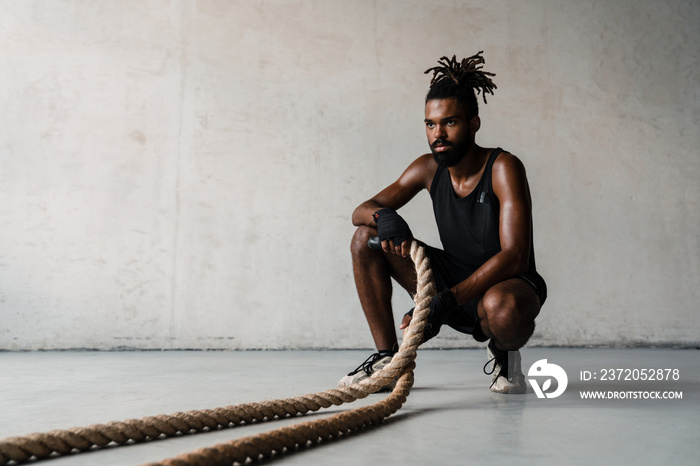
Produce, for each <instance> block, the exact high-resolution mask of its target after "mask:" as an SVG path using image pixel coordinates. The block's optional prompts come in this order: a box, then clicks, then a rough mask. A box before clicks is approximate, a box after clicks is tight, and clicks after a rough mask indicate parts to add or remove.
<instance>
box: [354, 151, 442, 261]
mask: <svg viewBox="0 0 700 466" xmlns="http://www.w3.org/2000/svg"><path fill="white" fill-rule="evenodd" d="M436 170H437V164H436V163H435V160H434V159H433V156H432V155H431V154H426V155H422V156H420V157H418V158H417V159H416V160H414V161H413V162H412V163H411V165H409V166H408V168H407V169H406V170H405V171H404V172H403V173H402V174H401V176H400V177H399V179H398V180H396V181H395V182H393V183H392V184H390V185H389V186H387V187H386V188H384V189H383V190H382V191H380V192H379V193H378V194H377V195H376V196H374V197H373V198H371V199H369V200H367V201H365V202H363V203H362V204H360V205H359V206H358V207H357V208H356V209H355V211H354V212H353V213H352V223H353V225H355V226H360V225H366V226H369V227H373V228H376V227H377V223H376V221H375V219H374V213H375V212H377V211H378V210H380V209H383V208H385V207H388V208H390V209H394V210H398V209H400V208H401V207H403V206H404V205H406V204H407V203H408V202H409V201H410V200H411V199H413V198H414V197H415V196H416V194H418V193H419V192H420V191H421V190H422V189H424V188H425V189H430V183H431V182H432V180H433V176H435V171H436ZM385 243H386V244H385ZM391 243H393V242H391ZM382 247H383V249H384V251H385V252H393V253H395V254H401V255H403V256H404V257H406V256H407V255H408V252H409V251H408V241H406V242H404V243H403V244H402V245H393V244H390V242H386V241H384V242H383V243H382Z"/></svg>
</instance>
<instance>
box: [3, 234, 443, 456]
mask: <svg viewBox="0 0 700 466" xmlns="http://www.w3.org/2000/svg"><path fill="white" fill-rule="evenodd" d="M411 258H412V259H413V262H414V264H415V268H416V275H417V278H418V287H417V292H416V296H415V298H414V299H415V303H416V308H415V310H414V313H413V320H412V321H411V324H410V325H409V327H408V329H407V330H406V331H405V332H404V337H403V342H402V344H401V347H400V348H399V351H398V352H397V353H396V354H395V355H394V357H393V358H392V360H391V362H390V363H389V364H387V365H386V366H385V367H384V368H383V369H381V370H379V371H377V372H375V373H374V374H373V375H372V377H369V378H367V379H364V380H362V381H361V382H358V383H355V384H352V385H350V386H346V387H340V388H335V389H331V390H326V391H325V392H319V393H313V394H308V395H303V396H299V397H295V398H286V399H280V400H270V401H263V402H259V403H245V404H239V405H233V406H227V407H223V408H215V409H204V410H198V411H187V412H179V413H173V414H170V415H158V416H149V417H145V418H141V419H130V420H126V421H117V422H109V423H106V424H96V425H91V426H88V427H75V428H71V429H66V430H53V431H49V432H45V433H36V434H30V435H27V436H23V437H10V438H7V439H4V440H2V441H0V465H5V464H8V463H9V462H10V461H15V462H22V461H26V460H29V459H42V458H48V457H50V456H58V455H66V454H69V453H76V452H83V451H87V450H90V449H92V448H94V447H96V446H97V447H105V446H107V445H125V444H129V443H134V442H141V441H145V440H156V439H163V438H167V437H173V436H176V435H182V434H189V433H195V432H204V431H210V430H215V429H222V428H227V427H235V426H237V425H240V424H249V423H251V422H254V421H269V420H273V419H282V418H286V417H293V416H296V415H298V414H305V413H307V412H309V411H317V410H319V409H321V408H328V407H330V406H332V405H336V406H338V405H341V404H343V403H349V402H352V401H355V400H357V399H361V398H365V397H367V396H368V395H370V394H372V393H375V392H377V391H378V390H380V389H381V388H383V387H385V386H386V385H388V384H390V383H392V382H393V381H394V380H396V379H397V378H398V382H397V384H396V388H395V389H394V390H393V391H392V393H391V394H390V395H389V396H388V397H387V398H386V399H384V400H382V401H380V402H378V403H375V404H373V405H370V406H366V407H361V408H356V409H352V410H349V411H345V412H342V413H340V414H336V415H334V416H332V417H329V418H324V419H319V420H315V421H307V422H303V423H299V424H294V425H292V426H288V427H283V428H280V429H276V430H272V431H269V432H265V433H262V434H257V435H253V436H249V437H244V438H240V439H236V440H233V441H231V442H226V443H223V444H219V445H215V446H213V447H209V448H203V449H200V450H196V451H194V452H190V453H186V454H184V455H180V456H177V457H175V458H171V459H169V460H165V461H163V462H161V463H154V464H163V465H200V464H201V465H205V464H206V465H218V464H222V465H223V464H226V465H231V464H232V463H234V462H239V463H244V462H246V461H247V460H249V459H250V460H252V461H257V460H259V459H261V458H269V457H272V456H274V455H276V454H278V455H279V454H283V453H284V452H286V451H292V450H294V449H298V448H304V447H306V446H308V445H310V444H314V443H318V442H322V441H327V440H329V439H331V438H336V437H340V436H342V435H345V434H347V433H349V432H352V431H355V430H359V429H362V428H365V427H367V426H369V425H372V424H376V423H378V422H380V421H381V420H383V419H385V418H387V417H388V416H390V415H391V414H393V413H395V412H396V411H397V410H398V409H399V408H400V407H401V406H402V405H403V403H404V402H405V401H406V397H407V396H408V394H409V391H410V389H411V386H412V385H413V369H414V368H415V362H414V361H415V358H416V351H417V349H418V346H419V345H420V343H421V342H422V339H423V328H424V327H425V320H426V317H427V315H428V312H429V310H430V299H431V298H432V296H433V295H434V294H435V285H434V283H433V274H432V271H431V270H430V264H429V261H428V258H427V257H426V254H425V250H424V249H423V247H422V246H421V245H420V244H419V243H418V242H416V241H413V242H412V244H411Z"/></svg>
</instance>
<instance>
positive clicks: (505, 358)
mask: <svg viewBox="0 0 700 466" xmlns="http://www.w3.org/2000/svg"><path fill="white" fill-rule="evenodd" d="M540 306H541V305H540V300H539V298H538V297H537V295H536V294H535V291H534V290H533V289H532V288H531V287H530V285H528V284H527V283H526V282H525V281H524V280H522V279H520V278H514V279H511V280H506V281H504V282H502V283H499V284H498V285H496V286H493V287H492V288H490V289H489V290H488V291H487V292H486V294H485V295H484V297H483V298H482V299H481V300H480V301H479V305H478V307H477V313H478V315H479V319H480V324H481V329H482V330H483V332H484V333H485V334H486V335H487V336H488V337H490V338H491V341H490V342H489V344H488V347H487V350H486V354H487V357H488V359H489V361H488V362H487V365H486V366H484V371H485V372H486V371H487V367H490V369H489V370H490V372H486V373H487V374H490V375H491V376H492V378H491V386H490V389H491V391H493V392H496V393H507V394H513V393H525V391H526V390H527V383H526V382H525V376H524V375H523V372H522V369H521V358H520V351H518V350H519V349H520V348H521V347H523V346H524V345H525V343H527V340H528V339H529V338H530V337H531V336H532V333H533V331H534V330H535V317H536V316H537V314H538V313H539V311H540Z"/></svg>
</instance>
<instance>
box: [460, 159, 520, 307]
mask: <svg viewBox="0 0 700 466" xmlns="http://www.w3.org/2000/svg"><path fill="white" fill-rule="evenodd" d="M492 183H493V190H494V194H495V195H496V197H497V198H498V201H499V203H500V216H499V235H500V238H501V251H500V252H498V253H497V254H496V255H494V256H493V257H492V258H490V259H489V260H488V261H486V262H485V263H484V264H483V265H482V266H481V267H479V268H478V269H477V270H476V272H474V273H473V274H472V275H471V276H470V277H469V278H467V279H466V280H464V281H463V282H461V283H459V284H457V285H456V286H455V287H454V288H452V293H453V294H454V296H455V298H456V300H457V303H458V304H460V305H461V304H464V303H466V302H468V301H470V300H472V299H474V298H477V297H479V296H482V295H483V294H484V293H486V291H487V290H488V289H489V288H491V287H492V286H494V285H496V284H497V283H500V282H502V281H504V280H507V279H509V278H513V277H515V276H517V275H519V274H521V273H523V272H525V271H526V270H527V269H528V267H529V258H530V245H531V244H532V240H531V235H532V233H531V231H532V230H531V221H532V211H531V209H532V207H531V202H530V189H529V187H528V183H527V176H526V173H525V167H524V166H523V164H522V162H520V160H519V159H518V158H517V157H515V156H514V155H512V154H509V153H506V152H504V153H502V154H501V155H500V156H499V157H498V159H496V162H495V163H494V165H493V172H492Z"/></svg>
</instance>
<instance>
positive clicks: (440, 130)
mask: <svg viewBox="0 0 700 466" xmlns="http://www.w3.org/2000/svg"><path fill="white" fill-rule="evenodd" d="M433 134H434V136H435V139H445V136H447V133H446V132H445V127H444V126H443V125H435V132H434V133H433Z"/></svg>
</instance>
